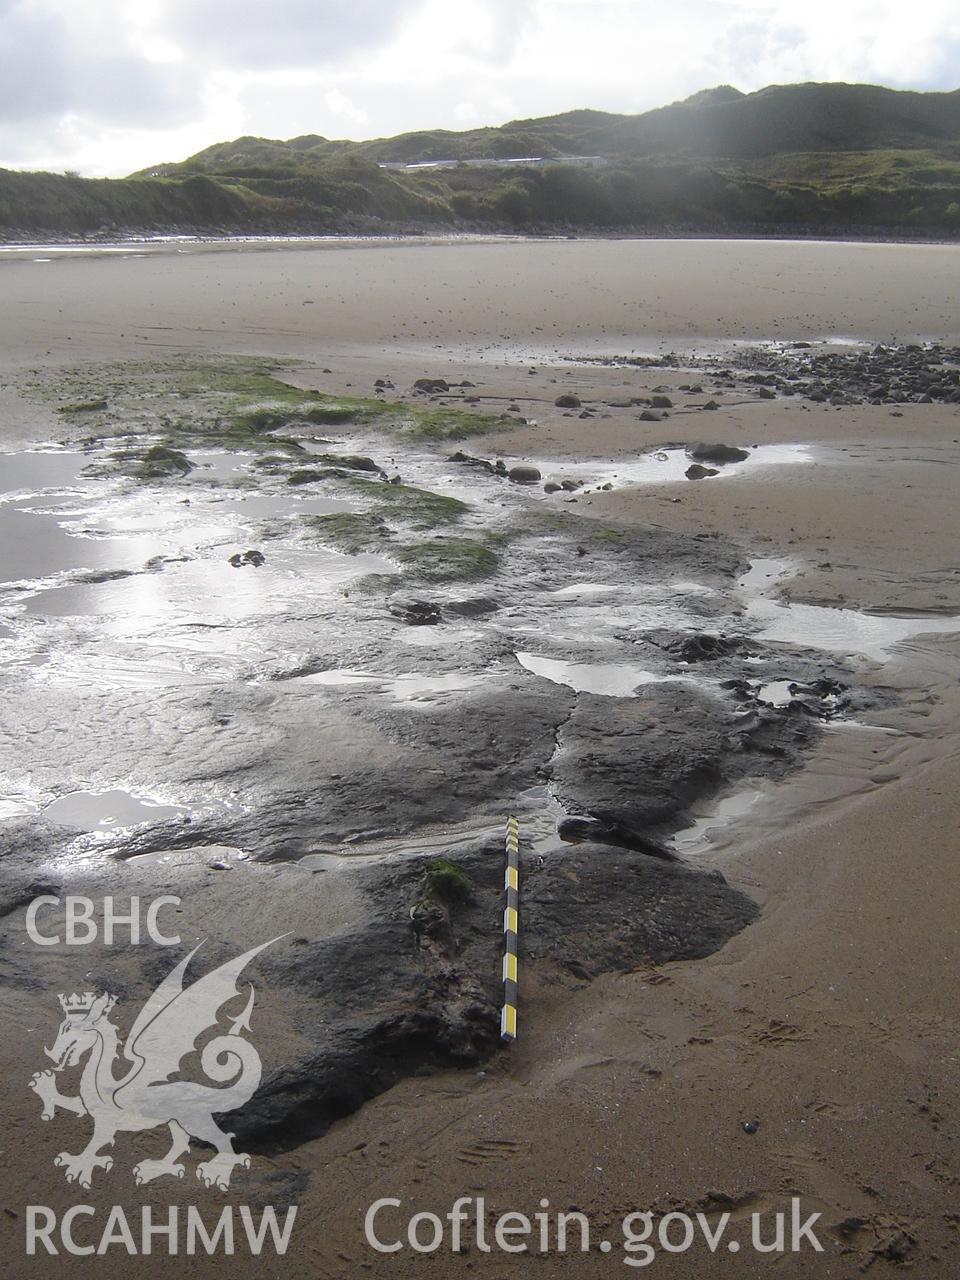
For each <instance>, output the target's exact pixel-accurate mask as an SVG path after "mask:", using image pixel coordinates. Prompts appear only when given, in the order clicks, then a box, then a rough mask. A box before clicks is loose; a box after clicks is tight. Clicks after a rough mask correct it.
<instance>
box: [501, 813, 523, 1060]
mask: <svg viewBox="0 0 960 1280" xmlns="http://www.w3.org/2000/svg"><path fill="white" fill-rule="evenodd" d="M505 843H506V854H507V865H506V868H505V870H504V877H503V887H504V892H505V896H506V902H505V904H504V908H503V1011H502V1013H501V1014H500V1039H501V1040H516V1038H517V926H518V925H519V923H520V824H519V823H518V822H517V820H516V818H508V819H507V837H506V842H505Z"/></svg>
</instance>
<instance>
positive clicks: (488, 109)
mask: <svg viewBox="0 0 960 1280" xmlns="http://www.w3.org/2000/svg"><path fill="white" fill-rule="evenodd" d="M798 80H848V81H862V82H871V83H879V84H887V85H890V86H892V87H895V88H918V89H955V88H957V87H960V3H958V0H912V2H911V3H904V2H903V0H673V3H669V0H668V2H667V3H664V2H663V0H403V2H402V3H398V2H396V0H0V166H5V167H8V168H23V169H53V170H63V169H73V170H77V171H79V172H81V173H84V174H91V175H114V174H123V173H128V172H130V171H131V170H134V169H140V168H143V167H145V166H147V165H149V164H152V163H157V162H160V161H164V160H181V159H184V158H185V157H186V156H188V155H190V154H192V153H193V152H195V151H198V150H200V149H201V148H202V147H205V146H208V145H209V144H210V143H213V142H220V141H223V140H225V139H229V138H235V137H238V136H240V135H242V134H257V135H260V136H262V137H272V138H289V137H295V136H296V135H297V134H303V133H318V134H323V135H324V136H326V137H329V138H343V137H348V138H373V137H380V136H383V135H389V134H393V133H400V132H404V131H406V130H409V129H422V128H436V127H446V128H454V129H456V128H469V127H471V126H474V125H478V124H502V123H503V122H504V121H506V120H510V119H515V118H517V117H524V116H536V115H548V114H552V113H554V112H557V111H566V110H570V109H571V108H574V107H585V106H590V107H599V108H601V109H605V110H609V111H644V110H646V109H647V108H649V107H655V106H662V105H663V104H664V103H667V102H672V101H675V100H677V99H678V98H683V97H686V96H687V95H688V94H690V93H693V92H695V91H696V90H698V89H703V88H707V87H709V86H712V85H716V84H723V83H729V84H734V85H736V86H737V87H738V88H740V89H742V90H744V91H750V90H753V89H759V88H762V87H763V86H764V85H767V84H777V83H781V84H782V83H785V82H789V81H798Z"/></svg>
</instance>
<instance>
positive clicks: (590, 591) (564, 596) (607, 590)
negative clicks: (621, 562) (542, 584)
mask: <svg viewBox="0 0 960 1280" xmlns="http://www.w3.org/2000/svg"><path fill="white" fill-rule="evenodd" d="M622 589H623V588H622V587H612V586H607V585H606V584H605V583H602V582H575V583H573V584H572V585H571V586H569V587H561V588H560V590H559V591H553V592H551V594H552V595H554V596H556V597H557V599H558V600H580V599H583V598H585V597H586V598H589V597H591V596H610V595H616V593H617V592H618V591H622Z"/></svg>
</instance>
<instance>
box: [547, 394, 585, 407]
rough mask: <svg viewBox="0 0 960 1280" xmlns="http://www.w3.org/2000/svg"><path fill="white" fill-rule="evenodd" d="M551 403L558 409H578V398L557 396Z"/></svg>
mask: <svg viewBox="0 0 960 1280" xmlns="http://www.w3.org/2000/svg"><path fill="white" fill-rule="evenodd" d="M553 403H554V404H555V405H556V406H557V408H558V409H579V408H580V397H579V396H574V395H562V396H557V398H556V400H554V402H553Z"/></svg>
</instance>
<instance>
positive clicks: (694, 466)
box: [683, 462, 720, 480]
mask: <svg viewBox="0 0 960 1280" xmlns="http://www.w3.org/2000/svg"><path fill="white" fill-rule="evenodd" d="M683 474H684V475H685V476H686V477H687V479H688V480H706V479H707V477H708V476H718V475H719V474H720V472H719V471H718V470H717V469H716V467H702V466H701V465H700V463H699V462H692V463H691V464H690V466H689V467H687V469H686V471H685V472H684V473H683Z"/></svg>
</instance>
